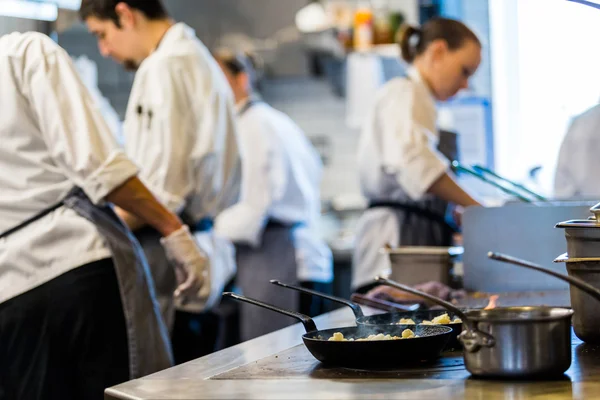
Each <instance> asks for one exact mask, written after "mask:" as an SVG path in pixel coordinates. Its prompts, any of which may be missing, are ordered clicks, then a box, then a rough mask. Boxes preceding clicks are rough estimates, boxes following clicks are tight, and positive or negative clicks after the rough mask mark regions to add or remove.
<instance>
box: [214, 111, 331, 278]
mask: <svg viewBox="0 0 600 400" xmlns="http://www.w3.org/2000/svg"><path fill="white" fill-rule="evenodd" d="M245 104H246V102H245V101H244V102H242V103H241V104H239V105H238V109H241V108H243V107H244V106H245ZM238 126H239V139H240V150H241V154H242V170H243V175H242V192H241V199H240V202H239V203H238V204H236V205H235V206H233V207H231V208H229V209H227V210H225V211H224V212H223V213H222V214H221V215H219V217H218V218H217V220H216V225H215V229H216V230H217V232H219V233H221V234H222V235H224V236H225V237H228V238H230V239H231V240H232V241H234V242H238V243H244V244H248V245H251V246H254V247H257V246H259V245H260V244H261V241H262V234H263V230H264V228H265V226H266V223H267V221H268V220H269V219H274V220H277V221H280V222H283V223H289V224H296V223H300V224H302V225H301V226H300V227H298V228H296V229H294V246H295V248H296V263H297V266H298V270H297V271H298V279H299V280H300V281H314V282H325V283H327V282H331V280H332V279H333V265H332V255H331V250H330V249H329V248H328V247H327V245H326V244H325V243H324V241H323V240H322V239H320V238H319V235H318V233H317V232H316V231H315V230H316V223H317V221H318V218H319V215H320V211H321V203H320V184H321V177H322V163H321V159H320V157H319V155H318V153H317V152H316V151H315V149H314V147H313V146H312V144H311V143H310V141H309V140H308V138H307V137H306V135H305V134H304V132H303V131H302V130H301V129H300V127H298V125H296V124H295V123H294V122H293V121H292V120H291V119H290V118H289V117H288V116H287V115H285V114H284V113H282V112H280V111H278V110H276V109H274V108H273V107H271V106H269V105H268V104H266V103H263V102H258V103H256V104H254V105H253V106H252V107H250V108H249V109H248V110H247V111H246V112H244V113H242V114H241V115H240V116H239V120H238Z"/></svg>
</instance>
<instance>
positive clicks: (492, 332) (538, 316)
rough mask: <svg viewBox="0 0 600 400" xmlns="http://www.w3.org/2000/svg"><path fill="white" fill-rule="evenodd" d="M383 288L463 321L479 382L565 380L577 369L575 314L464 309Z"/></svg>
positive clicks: (469, 362) (468, 357)
mask: <svg viewBox="0 0 600 400" xmlns="http://www.w3.org/2000/svg"><path fill="white" fill-rule="evenodd" d="M376 280H377V281H379V282H381V283H382V284H385V285H388V286H391V287H395V288H397V289H400V290H404V291H406V292H409V293H413V294H415V295H418V296H421V297H424V298H426V299H428V300H431V301H432V302H435V303H437V304H439V305H441V306H442V307H444V308H446V309H447V310H449V311H452V312H453V313H455V314H456V315H458V316H460V318H461V319H462V320H463V324H464V327H465V330H464V331H463V332H462V333H461V334H460V336H459V340H460V341H461V343H462V344H463V356H464V360H465V367H466V368H467V370H468V371H469V372H470V373H471V374H472V375H474V376H478V377H498V378H511V379H515V378H518V379H524V378H527V379H535V378H542V377H543V378H547V377H548V376H549V375H561V374H564V372H565V371H566V370H567V369H569V366H570V365H571V316H572V315H573V311H572V310H568V309H565V308H555V307H502V308H496V309H493V310H471V311H467V312H466V313H463V312H462V311H461V310H460V309H458V308H457V307H455V306H454V305H452V304H451V303H448V302H446V301H443V300H441V299H439V298H437V297H434V296H430V295H428V294H426V293H423V292H420V291H418V290H415V289H413V288H411V287H409V286H405V285H402V284H399V283H397V282H394V281H390V280H388V279H384V278H379V277H378V278H376Z"/></svg>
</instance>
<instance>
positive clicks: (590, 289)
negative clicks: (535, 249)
mask: <svg viewBox="0 0 600 400" xmlns="http://www.w3.org/2000/svg"><path fill="white" fill-rule="evenodd" d="M488 257H489V258H491V259H492V260H496V261H501V262H505V263H508V264H513V265H518V266H520V267H525V268H529V269H533V270H536V271H539V272H543V273H545V274H548V275H552V276H554V277H555V278H558V279H561V280H563V281H565V282H568V283H569V284H570V285H573V286H575V287H576V288H577V289H579V290H581V291H583V292H586V293H587V294H589V295H590V296H592V297H593V298H595V299H596V300H600V290H598V289H597V288H595V287H594V286H592V285H590V284H589V283H586V282H584V281H582V280H581V279H578V278H574V277H572V276H568V275H564V274H561V273H559V272H556V271H552V270H551V269H548V268H544V267H542V266H539V265H537V264H534V263H531V262H529V261H525V260H521V259H519V258H515V257H511V256H508V255H506V254H502V253H494V252H491V251H490V252H489V253H488Z"/></svg>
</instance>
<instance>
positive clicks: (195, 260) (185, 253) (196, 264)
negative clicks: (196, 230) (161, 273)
mask: <svg viewBox="0 0 600 400" xmlns="http://www.w3.org/2000/svg"><path fill="white" fill-rule="evenodd" d="M160 243H161V244H162V246H163V248H164V249H165V252H166V254H167V258H168V259H169V261H170V262H171V263H173V265H174V266H175V275H176V277H177V284H178V286H177V289H175V293H174V295H175V298H176V299H180V300H184V302H185V299H190V300H192V299H194V298H196V297H198V296H199V295H200V289H201V288H202V286H203V285H204V283H205V281H206V280H207V275H208V265H209V264H208V258H207V257H206V255H205V254H204V252H202V250H200V248H199V247H198V244H197V243H196V239H195V238H194V236H193V235H192V234H191V233H190V229H189V228H188V227H187V226H183V227H182V228H181V229H179V230H178V231H175V232H173V233H172V234H170V235H169V236H167V237H165V238H162V239H161V240H160Z"/></svg>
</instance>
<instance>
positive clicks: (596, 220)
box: [556, 203, 600, 228]
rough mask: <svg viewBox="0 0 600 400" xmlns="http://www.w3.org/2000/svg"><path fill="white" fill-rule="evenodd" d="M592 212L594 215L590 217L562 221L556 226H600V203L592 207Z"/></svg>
mask: <svg viewBox="0 0 600 400" xmlns="http://www.w3.org/2000/svg"><path fill="white" fill-rule="evenodd" d="M590 212H591V213H592V214H593V215H592V216H591V217H589V218H588V219H573V220H571V221H565V222H561V223H559V224H557V225H556V228H600V203H598V204H596V205H595V206H594V207H592V208H590Z"/></svg>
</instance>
